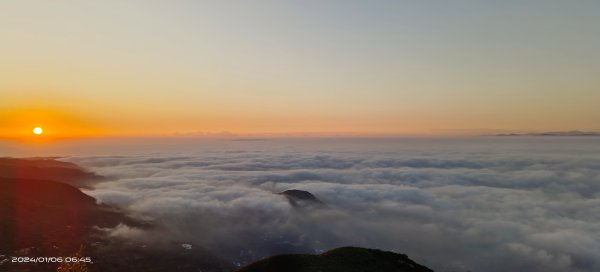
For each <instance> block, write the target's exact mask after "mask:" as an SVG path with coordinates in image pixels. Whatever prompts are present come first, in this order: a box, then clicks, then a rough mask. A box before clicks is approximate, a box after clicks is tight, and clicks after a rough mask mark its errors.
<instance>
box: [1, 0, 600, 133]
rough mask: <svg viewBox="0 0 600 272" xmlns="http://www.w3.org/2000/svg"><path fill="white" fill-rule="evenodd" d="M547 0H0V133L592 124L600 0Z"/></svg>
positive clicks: (454, 129) (599, 112)
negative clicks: (531, 0)
mask: <svg viewBox="0 0 600 272" xmlns="http://www.w3.org/2000/svg"><path fill="white" fill-rule="evenodd" d="M299 2H304V1H299ZM547 2H548V4H543V5H542V4H539V3H538V4H535V5H533V4H527V3H522V4H520V5H519V6H518V7H515V6H513V4H512V3H504V2H502V3H486V4H483V3H473V2H471V1H457V2H454V1H453V3H437V4H436V5H435V6H434V5H432V4H430V3H425V2H420V1H416V2H414V3H413V2H402V1H399V2H391V3H370V2H364V3H359V2H357V3H345V2H336V1H328V2H326V3H323V2H314V3H302V4H300V3H294V2H285V1H283V2H281V3H278V2H274V3H273V2H269V3H266V2H265V3H260V4H252V5H248V4H245V2H244V1H241V2H235V3H233V2H232V3H225V2H223V3H220V2H215V3H195V2H185V3H183V2H182V3H179V5H168V4H167V3H168V1H153V0H148V1H140V2H136V1H131V2H129V1H126V2H123V1H117V2H115V1H89V2H88V1H85V2H75V3H74V2H72V1H52V3H50V2H40V3H37V4H36V5H32V4H31V3H27V2H26V1H6V2H2V3H0V35H2V37H3V42H2V45H1V49H2V50H0V59H1V60H2V61H1V62H0V74H1V75H2V78H1V79H0V137H2V138H13V139H17V138H22V139H25V138H27V139H37V138H31V137H32V133H31V130H32V129H33V128H34V127H35V126H41V127H43V128H44V129H45V131H46V133H45V134H44V137H45V138H47V139H49V138H55V139H59V138H61V139H64V138H80V137H101V136H164V135H175V134H179V135H204V134H206V133H208V134H210V133H220V132H223V131H225V132H231V133H233V134H244V135H247V134H262V135H265V134H268V135H288V134H294V135H305V134H310V135H370V136H372V135H479V134H488V133H505V132H531V131H549V130H551V131H556V130H574V129H577V130H600V125H598V122H597V120H600V107H598V105H597V101H600V92H599V91H598V90H599V89H600V77H598V76H597V75H598V74H599V72H600V62H598V61H592V60H594V59H600V51H599V50H597V48H600V36H599V35H597V33H598V26H600V19H598V16H597V14H596V13H595V12H593V11H595V10H597V9H598V8H600V7H598V6H597V5H599V4H596V3H591V2H590V3H586V4H581V5H569V4H568V3H565V2H561V1H554V0H551V1H547ZM550 2H552V3H550ZM545 3H546V2H545ZM304 5H307V6H304ZM38 138H40V137H38Z"/></svg>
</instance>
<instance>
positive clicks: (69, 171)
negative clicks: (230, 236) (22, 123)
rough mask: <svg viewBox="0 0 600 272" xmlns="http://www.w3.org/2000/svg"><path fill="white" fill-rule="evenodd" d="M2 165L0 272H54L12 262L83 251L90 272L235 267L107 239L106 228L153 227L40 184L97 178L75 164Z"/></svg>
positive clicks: (197, 253) (197, 252)
mask: <svg viewBox="0 0 600 272" xmlns="http://www.w3.org/2000/svg"><path fill="white" fill-rule="evenodd" d="M0 164H1V165H2V167H3V168H1V169H2V174H3V176H4V177H0V272H8V271H21V272H28V271H31V272H33V271H56V269H57V267H58V264H56V263H12V262H11V257H20V256H21V257H61V256H72V254H73V253H75V252H78V249H79V248H80V247H81V246H84V247H85V251H84V256H86V257H91V259H92V260H93V262H94V264H89V265H87V267H88V270H89V271H90V272H95V271H96V272H100V271H102V272H110V271H182V272H187V271H190V272H191V271H198V270H199V269H200V270H202V271H215V272H217V271H223V272H224V271H232V270H233V265H231V264H230V263H228V262H225V261H223V260H221V259H220V258H218V257H216V256H213V255H211V254H210V253H208V251H206V250H202V249H200V248H193V249H186V248H182V247H181V245H172V244H170V245H164V244H155V245H145V244H141V243H134V242H131V241H129V242H125V241H122V240H120V239H118V238H115V237H110V236H107V235H106V231H105V230H106V229H110V228H114V227H116V226H118V225H120V224H122V225H126V226H128V227H135V228H140V229H152V228H153V227H154V226H153V224H151V223H148V222H142V221H139V220H136V219H132V218H130V217H128V216H127V215H126V214H125V213H123V211H120V210H118V209H115V208H113V207H110V206H107V205H103V204H98V203H97V201H96V200H95V199H94V198H93V197H91V196H89V195H86V194H84V193H83V192H82V191H80V190H79V189H78V188H75V187H74V186H72V185H69V184H66V183H62V182H58V181H53V180H44V179H42V178H43V177H52V178H55V179H57V180H62V179H61V175H62V174H64V175H65V179H66V180H69V181H70V183H74V184H80V182H81V180H79V179H78V178H82V179H83V180H87V179H88V178H99V176H97V175H95V174H93V173H89V172H86V171H84V170H83V169H81V168H80V167H78V166H76V165H74V164H71V163H63V162H59V161H55V160H53V159H1V160H0ZM6 176H8V177H6ZM132 260H135V261H132Z"/></svg>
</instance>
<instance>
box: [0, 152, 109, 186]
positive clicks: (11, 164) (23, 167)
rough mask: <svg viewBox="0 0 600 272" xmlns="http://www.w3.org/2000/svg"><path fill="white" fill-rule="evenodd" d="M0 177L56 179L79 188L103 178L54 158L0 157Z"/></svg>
mask: <svg viewBox="0 0 600 272" xmlns="http://www.w3.org/2000/svg"><path fill="white" fill-rule="evenodd" d="M0 178H7V179H28V180H55V181H60V182H62V183H66V184H70V185H73V186H74V187H77V188H83V187H90V186H91V185H93V184H94V183H95V182H98V181H100V180H102V179H103V177H102V176H99V175H96V174H94V173H92V172H89V171H86V170H85V169H83V168H81V167H79V166H78V165H76V164H74V163H70V162H64V161H59V160H56V159H54V158H0Z"/></svg>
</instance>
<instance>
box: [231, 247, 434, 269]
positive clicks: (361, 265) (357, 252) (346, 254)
mask: <svg viewBox="0 0 600 272" xmlns="http://www.w3.org/2000/svg"><path fill="white" fill-rule="evenodd" d="M369 271H373V272H432V270H431V269H429V268H427V267H425V266H422V265H420V264H417V263H415V262H414V261H412V260H411V259H409V258H408V257H407V256H406V255H404V254H397V253H393V252H387V251H381V250H376V249H366V248H358V247H342V248H337V249H334V250H331V251H328V252H325V253H323V254H320V255H310V254H287V255H278V256H273V257H269V258H266V259H263V260H261V261H258V262H255V263H253V264H250V265H248V266H246V267H244V268H241V269H239V270H238V271H237V272H369Z"/></svg>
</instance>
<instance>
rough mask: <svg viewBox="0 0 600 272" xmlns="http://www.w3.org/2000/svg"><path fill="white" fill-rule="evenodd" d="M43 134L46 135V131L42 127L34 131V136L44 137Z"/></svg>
mask: <svg viewBox="0 0 600 272" xmlns="http://www.w3.org/2000/svg"><path fill="white" fill-rule="evenodd" d="M42 133H44V130H43V129H42V128H41V127H35V128H34V129H33V134H35V135H42Z"/></svg>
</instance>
